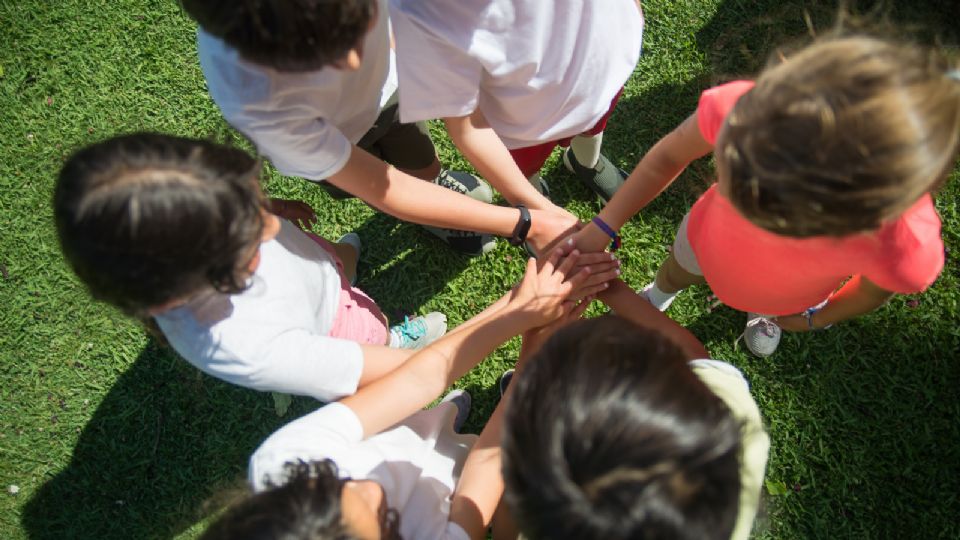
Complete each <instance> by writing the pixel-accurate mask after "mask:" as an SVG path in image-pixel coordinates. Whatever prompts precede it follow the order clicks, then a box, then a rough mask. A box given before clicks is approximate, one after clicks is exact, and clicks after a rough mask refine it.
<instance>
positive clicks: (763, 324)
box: [747, 317, 780, 338]
mask: <svg viewBox="0 0 960 540" xmlns="http://www.w3.org/2000/svg"><path fill="white" fill-rule="evenodd" d="M754 326H755V327H757V330H759V331H760V332H761V333H763V335H765V336H767V337H770V338H772V337H774V336H776V335H777V330H778V329H779V328H780V327H779V326H777V323H775V322H773V321H771V320H770V319H768V318H766V317H757V318H755V319H750V320H749V321H747V327H748V328H749V327H754Z"/></svg>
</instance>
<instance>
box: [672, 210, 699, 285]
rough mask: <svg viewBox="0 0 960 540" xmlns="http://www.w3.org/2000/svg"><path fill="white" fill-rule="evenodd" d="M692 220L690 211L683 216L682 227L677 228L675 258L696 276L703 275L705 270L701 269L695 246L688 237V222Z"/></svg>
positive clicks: (681, 266)
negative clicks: (694, 251)
mask: <svg viewBox="0 0 960 540" xmlns="http://www.w3.org/2000/svg"><path fill="white" fill-rule="evenodd" d="M688 221H690V213H689V212H687V215H685V216H683V221H681V222H680V228H679V229H677V238H676V239H675V240H674V241H673V258H674V260H676V261H677V264H679V265H680V268H683V269H684V270H686V271H687V272H690V273H691V274H693V275H695V276H702V275H703V270H701V269H700V263H698V262H697V256H696V255H694V253H693V247H691V246H690V239H689V238H687V222H688Z"/></svg>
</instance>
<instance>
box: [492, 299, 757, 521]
mask: <svg viewBox="0 0 960 540" xmlns="http://www.w3.org/2000/svg"><path fill="white" fill-rule="evenodd" d="M512 384H515V385H516V387H515V388H514V390H513V395H512V397H511V402H510V405H509V408H508V410H507V415H506V420H505V434H504V440H503V452H504V453H503V463H504V464H503V472H504V479H505V482H506V500H507V503H508V505H509V507H510V510H511V512H512V514H513V516H514V519H516V521H517V524H518V525H519V527H520V529H521V530H522V531H523V533H524V534H525V535H526V536H527V537H529V538H533V539H560V538H577V539H581V540H591V539H596V540H601V539H603V540H617V539H628V538H671V539H691V540H692V539H700V540H702V539H712V538H717V539H720V538H723V539H726V538H729V536H730V533H731V532H732V530H733V526H734V522H735V520H736V516H737V509H738V504H739V491H740V476H739V452H740V431H739V427H738V425H737V422H736V421H735V419H734V418H733V416H732V414H731V413H730V411H729V409H728V408H727V407H726V405H724V403H723V402H722V401H721V400H720V399H719V398H718V397H717V396H716V395H714V394H713V393H712V392H710V390H709V389H707V387H706V386H704V384H703V383H702V382H700V380H699V379H698V378H697V377H696V375H694V374H693V372H692V371H691V370H690V368H689V367H688V366H687V364H686V362H685V357H684V355H683V353H682V352H681V351H680V349H679V348H678V347H677V346H675V345H674V344H673V343H672V342H670V341H669V340H667V339H666V338H665V337H663V336H661V335H659V334H657V333H655V332H652V331H649V330H645V329H642V328H640V327H637V326H636V325H634V324H632V323H630V322H627V321H626V320H624V319H621V318H618V317H613V316H608V317H602V318H599V319H591V320H586V321H580V322H577V323H574V324H572V325H570V326H568V327H566V328H564V329H562V330H560V331H559V332H557V333H556V334H555V335H554V336H552V337H551V338H550V339H549V340H548V341H547V343H546V344H545V345H544V346H543V348H542V349H541V350H540V351H539V352H538V353H537V355H536V356H535V357H534V358H532V359H531V360H530V363H529V365H528V366H526V367H525V368H524V372H523V373H522V375H521V376H519V377H517V378H516V379H515V380H514V382H513V383H512Z"/></svg>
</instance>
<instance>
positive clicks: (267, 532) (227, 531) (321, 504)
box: [200, 459, 355, 540]
mask: <svg viewBox="0 0 960 540" xmlns="http://www.w3.org/2000/svg"><path fill="white" fill-rule="evenodd" d="M285 473H286V480H285V481H284V482H283V483H282V484H280V485H279V486H277V485H268V486H267V487H268V489H266V490H264V491H262V492H260V493H257V494H256V495H253V496H250V497H248V498H246V499H245V500H243V501H241V502H240V503H238V504H236V505H234V506H232V507H231V508H230V509H229V510H227V511H226V512H225V513H224V515H223V516H221V517H220V519H218V520H217V521H215V522H214V523H213V525H211V526H210V527H209V528H208V529H207V530H206V531H205V532H204V533H203V535H202V536H201V537H200V539H201V540H355V537H354V536H353V535H352V534H351V533H350V531H349V529H348V528H347V525H346V524H345V523H344V522H343V515H342V511H341V506H340V496H341V492H342V491H343V485H344V484H345V483H346V480H344V479H341V478H340V477H339V475H338V473H337V466H336V464H335V463H334V462H332V461H330V460H329V459H327V460H323V461H313V462H309V463H306V462H303V461H300V462H296V463H287V464H286V465H285Z"/></svg>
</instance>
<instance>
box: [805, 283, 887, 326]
mask: <svg viewBox="0 0 960 540" xmlns="http://www.w3.org/2000/svg"><path fill="white" fill-rule="evenodd" d="M893 294H894V293H892V292H890V291H888V290H885V289H881V288H880V287H878V286H877V285H875V284H874V283H873V282H872V281H870V280H868V279H867V278H865V277H863V276H861V275H856V276H853V277H852V278H850V280H849V281H847V283H846V284H844V286H843V287H841V288H840V290H838V291H837V292H836V293H834V295H833V296H831V297H830V300H829V301H828V302H827V304H826V305H825V306H823V309H821V310H820V311H817V312H816V313H814V314H813V315H812V316H811V323H812V325H813V327H814V328H823V327H825V326H829V325H831V324H836V323H838V322H841V321H845V320H847V319H852V318H854V317H857V316H859V315H863V314H864V313H869V312H871V311H873V310H875V309H877V308H878V307H880V306H882V305H883V304H885V303H886V302H887V300H889V299H890V298H891V297H892V296H893Z"/></svg>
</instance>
